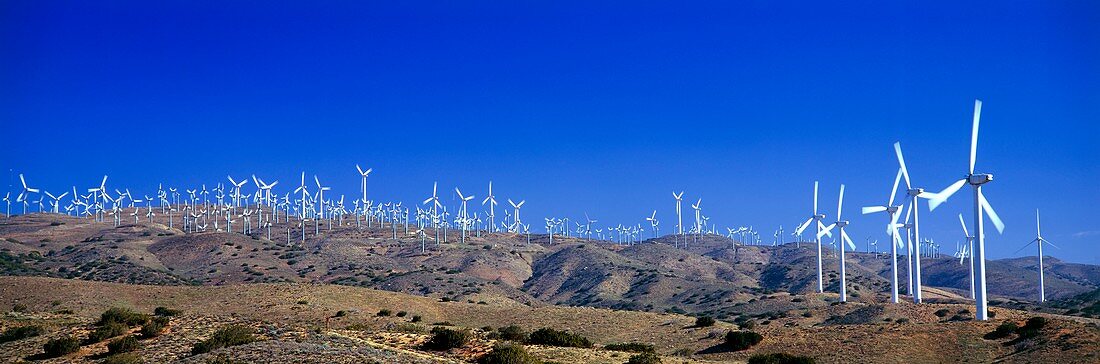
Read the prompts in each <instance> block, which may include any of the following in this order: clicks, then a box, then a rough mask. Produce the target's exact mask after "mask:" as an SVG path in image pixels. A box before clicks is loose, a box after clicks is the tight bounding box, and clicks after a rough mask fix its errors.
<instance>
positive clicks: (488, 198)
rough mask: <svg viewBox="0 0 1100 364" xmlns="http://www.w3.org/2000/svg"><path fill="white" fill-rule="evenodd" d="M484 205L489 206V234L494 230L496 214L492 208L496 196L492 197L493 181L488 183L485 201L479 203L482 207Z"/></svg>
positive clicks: (495, 201)
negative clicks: (487, 193) (487, 194)
mask: <svg viewBox="0 0 1100 364" xmlns="http://www.w3.org/2000/svg"><path fill="white" fill-rule="evenodd" d="M485 204H489V232H490V233H491V232H493V229H496V220H495V218H496V212H495V210H494V209H493V206H496V204H497V199H496V196H493V181H489V196H486V197H485V200H484V201H481V205H482V206H484V205H485Z"/></svg>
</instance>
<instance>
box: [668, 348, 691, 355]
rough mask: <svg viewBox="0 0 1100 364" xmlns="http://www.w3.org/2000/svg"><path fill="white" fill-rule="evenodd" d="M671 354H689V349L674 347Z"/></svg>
mask: <svg viewBox="0 0 1100 364" xmlns="http://www.w3.org/2000/svg"><path fill="white" fill-rule="evenodd" d="M672 355H675V356H691V349H688V348H680V349H676V350H675V351H673V352H672Z"/></svg>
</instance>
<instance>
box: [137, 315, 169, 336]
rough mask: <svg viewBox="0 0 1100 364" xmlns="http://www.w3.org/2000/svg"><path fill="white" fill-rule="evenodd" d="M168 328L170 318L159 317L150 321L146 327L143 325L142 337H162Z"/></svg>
mask: <svg viewBox="0 0 1100 364" xmlns="http://www.w3.org/2000/svg"><path fill="white" fill-rule="evenodd" d="M167 326H168V317H165V316H158V317H154V318H153V319H152V320H149V322H148V323H146V324H145V325H141V337H144V338H152V337H157V336H160V333H161V332H164V328H165V327H167Z"/></svg>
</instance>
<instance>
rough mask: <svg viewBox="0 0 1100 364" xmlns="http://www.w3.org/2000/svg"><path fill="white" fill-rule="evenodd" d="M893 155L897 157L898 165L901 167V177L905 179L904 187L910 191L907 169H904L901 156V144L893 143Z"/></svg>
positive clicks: (903, 158) (910, 185) (903, 159)
mask: <svg viewBox="0 0 1100 364" xmlns="http://www.w3.org/2000/svg"><path fill="white" fill-rule="evenodd" d="M894 154H896V155H897V157H898V165H899V166H901V175H902V176H903V177H905V187H906V188H908V189H912V188H913V185H912V184H911V183H910V182H909V169H908V168H905V157H904V156H902V154H901V142H894Z"/></svg>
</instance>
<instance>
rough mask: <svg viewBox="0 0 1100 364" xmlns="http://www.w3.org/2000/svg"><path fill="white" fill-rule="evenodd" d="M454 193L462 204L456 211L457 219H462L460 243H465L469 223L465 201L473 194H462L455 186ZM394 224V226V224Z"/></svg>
mask: <svg viewBox="0 0 1100 364" xmlns="http://www.w3.org/2000/svg"><path fill="white" fill-rule="evenodd" d="M455 193H457V194H458V199H459V200H462V206H461V207H460V208H459V211H458V218H459V220H461V221H462V243H463V244H465V243H466V226H467V225H469V223H470V222H469V217H468V216H466V203H467V202H469V201H470V200H473V199H474V195H469V196H463V195H462V191H459V190H458V187H455ZM394 226H396V224H395V225H394Z"/></svg>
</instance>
